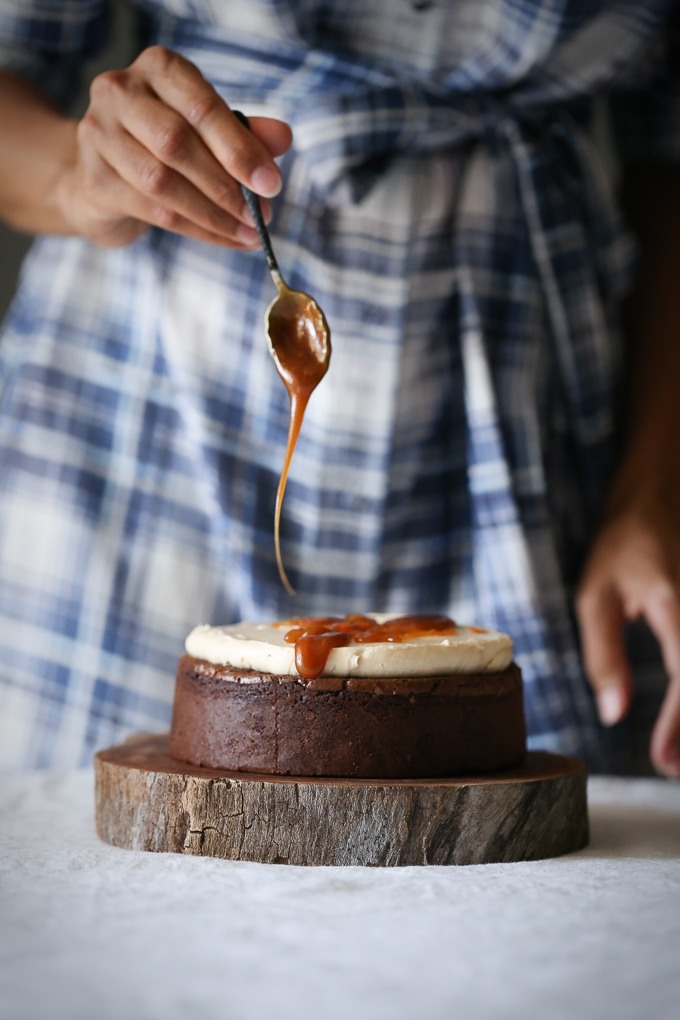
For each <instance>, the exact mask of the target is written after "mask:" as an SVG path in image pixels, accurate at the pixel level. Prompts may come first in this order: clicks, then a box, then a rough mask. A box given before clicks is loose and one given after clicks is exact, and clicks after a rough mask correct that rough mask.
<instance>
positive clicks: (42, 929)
mask: <svg viewBox="0 0 680 1020" xmlns="http://www.w3.org/2000/svg"><path fill="white" fill-rule="evenodd" d="M92 786H93V779H92V774H91V773H88V772H86V773H82V772H81V773H70V774H67V775H50V774H46V773H32V774H28V775H16V776H8V777H4V778H2V779H1V780H0V862H1V863H0V882H1V884H0V890H1V899H0V1016H2V1017H3V1018H6V1020H28V1018H30V1020H33V1018H37V1020H61V1018H64V1020H81V1018H82V1020H114V1018H115V1020H118V1018H125V1020H175V1018H177V1020H179V1018H182V1020H187V1018H191V1020H213V1018H215V1020H218V1018H219V1020H241V1018H243V1020H260V1018H263V1020H264V1018H267V1020H288V1018H290V1020H307V1018H310V1020H327V1018H328V1020H335V1018H341V1017H342V1018H345V1017H347V1018H350V1017H351V1018H352V1020H364V1018H365V1020H382V1018H389V1020H402V1018H403V1020H421V1018H425V1020H439V1018H447V1020H449V1018H459V1017H460V1018H461V1020H462V1018H465V1020H467V1018H470V1020H506V1018H508V1020H514V1018H517V1020H609V1018H612V1020H614V1018H616V1020H627V1018H635V1020H638V1018H639V1020H671V1018H673V1020H678V1018H680V784H677V783H673V784H671V783H664V782H663V781H661V780H620V779H601V778H600V779H595V780H592V781H591V783H590V788H589V798H590V805H591V825H592V841H591V845H590V847H589V848H588V849H587V850H585V851H581V852H580V853H577V854H572V855H570V856H568V857H563V858H560V859H557V860H551V861H540V862H537V863H521V864H487V865H478V866H472V867H461V868H456V867H451V868H445V867H430V868H415V867H413V868H385V869H380V868H296V867H288V866H281V865H262V864H247V863H241V862H230V861H220V860H213V859H210V858H200V857H183V856H180V855H175V854H151V853H141V852H133V851H128V850H120V849H116V848H114V847H110V846H106V845H105V844H103V843H101V842H99V840H98V839H97V836H96V834H95V831H94V826H93V818H92V815H93V797H92Z"/></svg>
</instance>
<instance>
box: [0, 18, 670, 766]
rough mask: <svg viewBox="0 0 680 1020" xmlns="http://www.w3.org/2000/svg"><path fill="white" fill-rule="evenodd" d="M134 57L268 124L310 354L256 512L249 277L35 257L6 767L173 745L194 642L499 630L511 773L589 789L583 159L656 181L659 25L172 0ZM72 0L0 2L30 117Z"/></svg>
mask: <svg viewBox="0 0 680 1020" xmlns="http://www.w3.org/2000/svg"><path fill="white" fill-rule="evenodd" d="M139 7H140V9H141V10H142V12H143V15H144V18H145V21H146V26H147V31H148V33H149V38H150V39H151V40H152V41H157V42H161V43H163V44H164V45H167V46H169V47H171V48H173V49H175V50H178V51H179V52H181V53H183V54H184V55H185V56H186V57H187V58H188V59H190V60H192V61H193V62H194V63H196V64H197V65H198V66H199V67H200V68H201V70H202V71H203V73H204V74H205V76H206V77H207V78H208V79H209V80H210V81H211V82H212V83H213V84H214V85H215V87H216V88H217V89H218V90H219V91H220V93H221V94H222V95H223V96H224V98H225V99H226V100H227V101H228V102H229V103H231V104H233V105H238V106H240V107H241V108H242V109H243V110H244V111H245V112H246V113H257V112H265V111H268V112H271V113H274V114H278V115H280V116H283V117H285V118H286V119H287V120H289V121H290V122H291V124H292V125H293V128H294V134H295V142H294V148H293V150H292V151H291V153H289V154H288V155H287V156H286V157H284V158H283V160H282V172H283V175H284V182H285V183H284V189H283V192H282V194H281V195H280V197H279V198H278V199H276V200H275V202H274V206H275V218H274V222H273V225H272V233H273V239H274V245H275V248H276V250H277V252H278V254H279V259H280V262H281V266H282V269H283V272H284V274H285V276H286V278H287V280H288V281H289V282H290V284H291V285H292V286H293V287H299V288H300V289H302V290H306V291H309V292H311V293H312V294H314V295H315V297H316V298H317V299H318V301H319V303H320V304H321V306H322V307H323V308H324V310H325V312H326V315H327V318H328V321H329V323H330V327H331V331H332V336H333V347H334V353H333V359H332V362H331V368H330V371H329V373H328V375H327V377H326V379H325V380H324V381H323V383H322V384H321V386H320V387H319V389H318V391H317V392H316V393H315V395H314V396H313V398H312V400H311V402H310V405H309V410H308V414H307V418H306V420H305V424H304V426H303V429H302V434H301V437H300V442H299V446H298V451H297V453H296V456H295V459H294V462H293V467H292V472H291V476H290V480H289V485H288V491H287V495H286V499H285V501H284V508H283V520H282V539H283V553H284V559H285V563H286V567H287V570H288V572H289V575H290V577H291V580H292V582H293V584H294V586H295V588H296V589H297V593H298V594H297V596H296V597H295V598H291V597H289V596H288V595H287V594H286V592H285V591H284V589H283V587H282V586H281V584H280V581H279V579H278V575H277V570H276V564H275V558H274V545H273V534H272V524H273V508H274V495H275V490H276V483H277V479H278V472H279V470H280V467H281V463H282V458H283V450H284V446H285V438H286V428H287V414H288V407H287V396H286V393H285V390H284V388H283V385H282V383H281V381H280V380H279V378H278V377H277V375H276V373H275V370H274V366H273V364H272V362H271V360H270V358H269V355H268V352H267V348H266V344H265V342H264V336H263V315H264V310H265V308H266V306H267V304H268V302H269V301H270V299H271V297H272V294H273V286H272V283H271V280H270V279H269V276H268V273H267V270H266V266H265V263H264V259H263V258H262V255H261V253H253V254H251V253H241V252H232V251H224V250H221V249H217V248H213V247H211V246H209V245H206V244H202V243H198V242H195V241H191V240H187V239H184V238H181V237H178V236H175V235H172V234H169V233H165V232H163V231H161V230H157V229H152V230H149V231H148V232H147V233H146V234H145V235H144V236H143V237H141V238H140V239H139V240H138V241H137V242H136V243H134V244H132V245H130V246H128V247H126V248H122V249H115V250H103V249H98V248H96V247H94V246H93V245H91V244H90V243H88V242H87V241H85V240H82V239H80V238H56V237H46V238H42V239H39V240H38V241H37V242H36V244H35V245H34V247H33V250H32V252H31V254H30V255H29V257H28V260H27V262H26V264H25V266H24V270H23V274H22V278H21V283H20V287H19V290H18V294H17V296H16V299H15V301H14V303H13V305H12V308H11V311H10V314H9V316H8V318H7V320H6V322H5V326H4V331H3V335H2V342H1V344H0V386H1V389H0V759H1V760H2V761H4V762H5V763H6V764H10V765H17V764H18V765H22V766H27V765H29V766H46V765H50V766H60V767H63V766H68V765H71V764H74V763H77V762H81V763H84V762H87V761H89V759H90V757H91V754H92V752H93V750H95V749H96V748H98V747H100V746H102V745H105V744H108V743H112V742H114V741H117V740H119V739H120V738H121V737H123V736H124V735H126V734H127V733H129V732H131V731H135V730H140V729H147V730H148V729H159V728H164V727H165V726H166V725H167V721H168V718H169V711H170V703H171V699H172V692H173V677H174V670H175V664H176V660H177V656H178V654H179V653H180V652H181V650H182V644H183V639H184V637H185V635H186V633H187V632H188V631H189V630H190V629H191V628H192V627H193V626H194V625H195V624H197V623H200V622H215V623H218V622H219V623H223V622H228V621H233V620H237V619H265V618H272V617H286V616H290V615H293V614H296V615H297V614H319V613H322V614H326V613H345V612H353V611H362V610H371V609H373V610H393V611H400V612H417V611H434V610H437V611H445V612H448V613H450V614H451V615H452V616H453V617H454V618H455V619H458V620H460V621H461V622H477V623H482V624H488V625H494V626H497V627H499V628H501V629H502V630H505V631H507V632H509V633H510V634H511V635H512V637H513V639H514V642H515V655H516V659H517V661H518V662H519V664H520V665H521V667H522V670H523V674H524V679H525V694H526V710H527V722H528V728H529V734H530V737H529V743H530V746H531V747H546V748H549V749H555V750H562V751H565V752H575V753H580V754H583V755H585V756H586V757H587V758H588V759H589V761H590V762H591V763H594V764H596V765H597V764H598V763H599V764H602V741H601V737H600V733H599V730H598V727H597V724H596V721H595V714H594V711H593V706H592V701H591V698H590V695H589V694H588V690H587V685H586V683H585V680H584V677H583V673H582V667H581V663H580V659H579V651H578V641H577V635H576V632H575V628H574V623H573V618H572V615H571V609H570V595H571V593H572V591H573V586H574V583H575V581H576V578H577V576H578V571H579V569H580V566H581V564H582V562H583V557H584V554H585V550H586V548H587V545H588V542H589V540H590V539H591V537H592V534H593V530H594V528H595V527H596V525H597V520H598V515H599V513H600V508H601V504H602V499H603V494H604V490H605V486H606V483H607V479H608V476H609V474H610V472H611V466H612V453H613V447H614V441H615V438H616V429H617V423H616V420H615V415H614V404H615V401H614V397H615V390H616V384H617V366H618V361H619V341H618V335H617V327H616V308H617V301H618V298H619V296H620V295H621V293H622V290H623V289H624V287H625V285H626V283H627V281H628V280H629V277H630V267H631V253H632V248H631V243H630V241H629V239H628V236H627V234H626V232H625V230H624V228H623V226H622V224H621V222H620V219H619V216H618V213H617V211H616V208H615V205H614V203H613V201H612V197H611V195H610V188H609V184H608V181H607V179H606V177H605V175H604V173H603V171H602V168H601V166H600V162H599V159H598V156H597V154H596V153H595V151H594V149H593V146H592V144H591V141H590V138H589V134H588V130H587V127H588V120H589V115H590V104H591V98H592V96H593V95H595V94H601V93H603V92H609V93H612V94H614V95H615V97H616V99H615V102H614V109H615V124H616V126H617V128H618V132H619V135H620V141H621V146H622V148H623V149H624V150H625V151H626V152H627V154H628V155H630V156H642V157H645V156H653V157H654V158H663V159H677V158H678V156H680V121H679V120H678V109H679V108H680V107H679V102H680V100H679V99H678V81H679V80H680V79H679V78H678V77H677V76H676V75H675V74H674V63H675V60H676V57H675V52H676V50H675V20H676V12H675V8H674V6H672V5H671V4H670V3H669V2H665V0H645V2H642V0H640V2H622V0H619V2H615V0H597V2H596V0H592V2H587V0H566V2H565V0H534V2H530V0H512V2H511V0H495V2H492V0H479V2H477V3H475V4H467V3H457V2H455V0H450V2H445V0H439V2H437V3H436V4H431V5H425V4H422V3H414V4H410V3H408V2H407V0H342V2H341V0H325V2H323V3H322V2H321V0H286V2H284V0H222V2H221V3H216V2H214V0H210V2H209V0H205V2H202V0H195V2H190V0H172V2H171V0H168V2H167V3H165V4H164V3H160V2H159V3H154V2H150V0H145V2H144V3H140V4H139ZM105 27H106V7H105V4H104V3H102V2H101V0H30V2H18V0H0V64H1V65H2V66H4V67H6V68H8V69H10V70H14V71H16V72H18V73H20V74H23V75H25V76H27V77H28V78H30V79H31V80H33V81H34V82H36V83H37V84H38V85H40V86H41V87H42V88H44V89H46V90H47V91H48V92H49V93H50V94H51V95H52V97H53V98H54V99H55V100H56V101H57V102H60V103H64V102H67V101H68V98H69V96H70V95H72V93H73V89H74V88H75V85H76V82H77V76H78V71H79V68H80V66H81V64H82V62H83V60H84V59H85V58H86V57H87V56H88V55H89V54H91V53H92V52H94V51H95V50H96V47H97V46H98V45H99V44H100V42H101V40H102V38H103V35H104V32H105Z"/></svg>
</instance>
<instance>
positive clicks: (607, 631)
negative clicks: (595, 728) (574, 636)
mask: <svg viewBox="0 0 680 1020" xmlns="http://www.w3.org/2000/svg"><path fill="white" fill-rule="evenodd" d="M576 615H577V617H578V622H579V628H580V631H581V645H582V649H583V664H584V666H585V671H586V676H587V677H588V680H589V681H590V684H591V686H592V688H593V690H594V691H595V696H596V699H597V710H598V713H599V716H600V720H601V722H602V723H603V724H604V725H605V726H613V725H614V724H615V723H617V722H620V721H621V719H623V717H624V716H625V715H626V713H627V712H628V709H629V708H630V703H631V699H632V693H633V678H632V674H631V670H630V664H629V662H628V658H627V656H626V648H625V644H624V641H623V622H624V614H623V606H622V604H621V599H620V598H619V596H618V594H617V593H616V591H615V590H614V589H613V588H612V587H610V586H609V585H602V584H598V583H597V582H596V581H594V580H590V579H588V578H585V579H584V582H583V583H582V585H581V589H580V591H579V594H578V597H577V600H576Z"/></svg>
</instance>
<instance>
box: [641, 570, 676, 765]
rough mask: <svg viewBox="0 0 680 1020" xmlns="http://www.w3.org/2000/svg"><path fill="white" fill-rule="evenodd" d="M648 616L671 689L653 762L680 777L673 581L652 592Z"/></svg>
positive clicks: (655, 733)
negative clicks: (659, 646) (671, 583)
mask: <svg viewBox="0 0 680 1020" xmlns="http://www.w3.org/2000/svg"><path fill="white" fill-rule="evenodd" d="M644 616H645V618H646V620H647V622H648V624H649V626H650V627H651V629H652V631H653V632H654V634H655V636H656V638H657V639H658V641H659V644H660V645H661V653H662V655H663V662H664V666H665V668H666V672H667V673H668V676H669V681H668V689H667V691H666V697H665V698H664V702H663V705H662V706H661V711H660V713H659V717H658V719H657V721H656V724H655V726H654V731H653V733H652V742H651V747H650V754H651V758H652V763H653V764H654V766H655V768H657V769H658V770H659V771H660V772H664V773H665V774H666V775H668V776H680V604H679V602H678V597H677V594H676V592H675V590H674V589H673V587H672V586H671V585H670V584H665V583H661V584H658V585H657V586H656V587H655V589H654V590H653V591H652V592H651V593H650V596H649V599H648V601H647V604H646V605H645V607H644Z"/></svg>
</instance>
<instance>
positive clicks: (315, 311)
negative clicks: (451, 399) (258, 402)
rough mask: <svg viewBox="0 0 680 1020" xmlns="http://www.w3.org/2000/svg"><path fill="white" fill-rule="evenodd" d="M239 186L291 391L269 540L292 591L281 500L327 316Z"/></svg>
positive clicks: (325, 348) (256, 203) (322, 351)
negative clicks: (295, 277)
mask: <svg viewBox="0 0 680 1020" xmlns="http://www.w3.org/2000/svg"><path fill="white" fill-rule="evenodd" d="M231 112H232V113H233V114H234V116H235V117H237V118H238V120H240V122H241V123H242V124H243V126H244V127H249V124H248V118H247V117H246V116H245V115H244V114H242V113H241V112H240V111H239V110H232V111H231ZM241 191H242V193H243V197H244V198H245V200H246V203H247V205H248V208H249V209H250V212H251V215H252V217H253V219H254V221H255V226H256V228H257V232H258V234H259V237H260V241H261V242H262V247H263V249H264V255H265V258H266V260H267V265H268V266H269V272H270V273H271V275H272V279H273V281H274V284H275V286H276V290H277V296H276V297H275V298H274V300H273V301H272V302H271V304H270V305H269V308H268V309H267V311H266V312H265V317H264V328H265V333H266V336H267V343H268V344H269V353H270V354H271V356H272V358H273V359H274V364H275V365H276V368H277V371H278V373H279V375H280V376H281V378H282V379H283V382H284V384H285V387H286V389H287V390H288V395H289V397H290V422H289V425H288V442H287V444H286V457H285V460H284V464H283V470H282V472H281V478H280V479H279V487H278V490H277V493H276V510H275V515H274V541H275V544H276V562H277V564H278V568H279V574H280V577H281V580H282V582H283V584H284V587H285V589H286V591H287V592H288V593H289V595H294V594H295V590H294V589H293V588H292V586H291V584H290V581H289V580H288V577H287V576H286V571H285V570H284V568H283V560H282V558H281V546H280V542H279V524H280V520H281V504H282V502H283V494H284V492H285V489H286V480H287V478H288V470H289V468H290V462H291V460H292V459H293V451H294V450H295V444H296V443H297V438H298V435H299V434H300V426H301V425H302V418H303V415H304V413H305V408H306V406H307V401H308V400H309V398H310V396H311V395H312V393H313V391H314V390H315V389H316V387H317V386H318V384H319V383H320V382H321V380H322V379H323V377H324V376H325V374H326V371H327V369H328V363H329V361H330V357H331V334H330V330H329V328H328V323H327V322H326V317H325V315H324V314H323V312H322V311H321V309H320V308H319V306H318V304H317V303H316V301H315V300H314V298H313V297H310V295H309V294H305V292H304V291H302V290H292V289H291V288H290V287H289V286H288V284H287V283H286V282H285V280H284V279H283V276H282V275H281V270H280V269H279V266H278V263H277V261H276V257H275V255H274V251H273V249H272V243H271V240H270V237H269V232H268V230H267V227H266V224H265V222H264V218H263V216H262V209H261V208H260V199H259V197H258V195H256V194H255V192H254V191H251V190H250V188H246V186H245V185H244V184H242V185H241Z"/></svg>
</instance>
